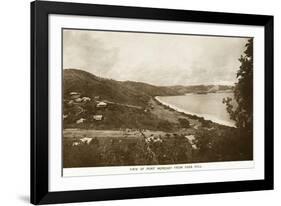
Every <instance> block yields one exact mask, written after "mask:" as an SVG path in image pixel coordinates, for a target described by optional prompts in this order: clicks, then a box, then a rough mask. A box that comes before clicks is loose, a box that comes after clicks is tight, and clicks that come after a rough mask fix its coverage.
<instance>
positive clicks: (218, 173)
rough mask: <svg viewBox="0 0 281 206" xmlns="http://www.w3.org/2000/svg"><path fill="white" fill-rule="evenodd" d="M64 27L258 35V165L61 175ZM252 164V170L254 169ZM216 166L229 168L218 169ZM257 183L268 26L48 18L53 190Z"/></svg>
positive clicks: (261, 157)
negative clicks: (265, 39)
mask: <svg viewBox="0 0 281 206" xmlns="http://www.w3.org/2000/svg"><path fill="white" fill-rule="evenodd" d="M62 28H80V29H82V28H83V29H99V30H119V31H142V32H163V33H184V34H204V35H225V36H252V37H254V162H253V161H247V162H245V161H244V162H242V161H241V162H224V163H213V164H211V165H209V166H208V165H207V167H206V168H207V169H209V170H200V171H197V170H192V171H189V172H166V173H143V174H122V175H110V174H108V175H104V176H87V174H88V173H87V172H89V171H87V170H83V171H82V172H81V171H80V173H79V174H80V175H85V176H80V177H62V149H61V148H62V141H61V138H62V125H61V116H62V115H61V114H62V111H61V109H62V107H61V106H62V105H61V104H62V101H61V97H62V89H61V88H62V87H61V84H62V71H61V68H62V67H61V64H62V62H61V59H62V57H61V45H62V44H61V43H62V42H61V29H62ZM207 164H210V163H207ZM216 164H217V165H216ZM249 166H251V167H250V168H249ZM244 167H247V168H244ZM111 168H112V167H111ZM120 168H122V167H120ZM216 168H218V169H220V168H225V169H224V170H216ZM227 168H232V169H227ZM234 168H236V169H234ZM242 168H243V169H242ZM78 170H79V169H78ZM73 171H74V170H73ZM73 171H72V172H73ZM70 172H71V171H70ZM74 172H75V171H74ZM76 172H77V171H76ZM78 172H79V171H78ZM83 172H84V173H83ZM85 172H86V173H85ZM101 174H102V173H101ZM256 179H264V27H261V26H242V25H228V24H208V23H191V22H172V21H156V20H134V19H122V18H106V17H82V16H72V15H49V191H52V192H53V191H69V190H86V189H101V188H120V187H135V186H151V185H171V184H188V183H203V182H204V183H205V182H224V181H239V180H256Z"/></svg>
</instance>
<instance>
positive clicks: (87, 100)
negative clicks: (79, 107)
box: [81, 97, 91, 102]
mask: <svg viewBox="0 0 281 206" xmlns="http://www.w3.org/2000/svg"><path fill="white" fill-rule="evenodd" d="M81 99H82V101H83V102H89V101H91V98H90V97H82V98H81Z"/></svg>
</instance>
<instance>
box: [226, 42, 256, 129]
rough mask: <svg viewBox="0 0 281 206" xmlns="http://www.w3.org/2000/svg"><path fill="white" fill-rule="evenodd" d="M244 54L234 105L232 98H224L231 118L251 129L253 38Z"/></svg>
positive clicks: (239, 126) (235, 89)
mask: <svg viewBox="0 0 281 206" xmlns="http://www.w3.org/2000/svg"><path fill="white" fill-rule="evenodd" d="M245 47H246V49H245V51H244V54H243V55H241V57H240V58H239V61H240V63H241V65H240V68H239V70H238V72H237V76H236V78H237V83H236V84H235V86H234V99H235V101H236V103H237V106H234V104H233V102H232V98H230V97H227V98H224V99H223V103H224V104H226V107H227V108H226V109H227V111H228V113H229V114H230V118H231V119H232V120H234V121H235V123H236V126H237V128H243V129H246V130H251V128H252V124H253V39H252V38H251V39H249V40H248V42H247V43H246V45H245Z"/></svg>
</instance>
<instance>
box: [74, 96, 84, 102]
mask: <svg viewBox="0 0 281 206" xmlns="http://www.w3.org/2000/svg"><path fill="white" fill-rule="evenodd" d="M82 101H83V99H82V98H80V97H79V98H77V99H75V102H82Z"/></svg>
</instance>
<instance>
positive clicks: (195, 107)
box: [156, 93, 234, 126]
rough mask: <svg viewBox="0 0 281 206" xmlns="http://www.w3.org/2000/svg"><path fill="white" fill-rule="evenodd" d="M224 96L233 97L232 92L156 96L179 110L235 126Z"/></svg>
mask: <svg viewBox="0 0 281 206" xmlns="http://www.w3.org/2000/svg"><path fill="white" fill-rule="evenodd" d="M224 97H233V94H232V93H210V94H186V95H185V96H165V97H156V98H157V99H158V100H159V101H160V102H162V103H163V104H166V105H168V106H170V107H172V108H174V109H176V110H178V111H181V112H185V113H188V114H194V115H197V116H200V117H204V118H205V119H207V120H212V121H213V122H216V123H219V124H223V125H228V126H234V121H232V120H230V118H229V114H228V113H227V111H226V105H225V104H223V103H222V99H223V98H224Z"/></svg>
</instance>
